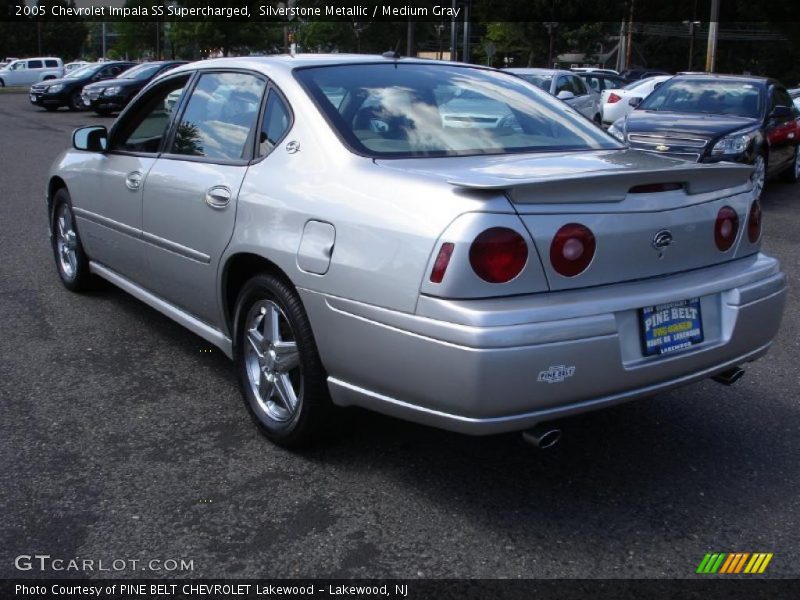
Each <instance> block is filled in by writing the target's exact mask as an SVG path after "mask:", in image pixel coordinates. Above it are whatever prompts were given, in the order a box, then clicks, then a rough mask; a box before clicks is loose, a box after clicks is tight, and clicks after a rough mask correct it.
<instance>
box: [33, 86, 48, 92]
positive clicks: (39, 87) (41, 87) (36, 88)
mask: <svg viewBox="0 0 800 600" xmlns="http://www.w3.org/2000/svg"><path fill="white" fill-rule="evenodd" d="M46 89H47V86H46V85H42V84H39V85H32V86H31V92H32V93H34V94H42V93H44V91H45V90H46Z"/></svg>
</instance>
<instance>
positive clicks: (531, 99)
mask: <svg viewBox="0 0 800 600" xmlns="http://www.w3.org/2000/svg"><path fill="white" fill-rule="evenodd" d="M295 76H296V77H297V79H298V80H299V82H300V83H301V84H302V85H303V87H304V88H305V89H306V91H307V92H308V93H309V94H310V95H311V97H312V98H313V100H314V101H315V102H316V104H317V106H318V107H319V108H320V110H322V112H323V113H324V114H325V116H326V117H327V118H328V121H329V122H330V124H331V125H332V127H333V128H334V129H335V130H336V132H337V133H338V134H339V135H340V137H341V138H342V139H343V141H344V142H345V143H346V144H347V146H349V147H350V148H351V149H352V150H353V151H354V152H356V153H358V154H362V155H366V156H371V157H375V158H378V157H391V158H403V157H416V156H458V155H475V154H508V153H518V152H547V151H555V150H590V149H618V148H621V147H622V146H621V145H620V144H619V143H618V142H617V141H616V140H614V139H613V138H612V137H611V136H609V135H607V134H606V133H604V132H603V131H601V130H600V129H599V128H597V127H596V126H594V125H593V124H592V123H590V122H588V121H586V119H584V118H583V117H581V116H580V115H577V114H573V113H572V112H571V111H568V110H566V109H565V107H564V105H563V104H562V103H561V102H559V101H558V100H556V99H554V98H552V97H551V96H549V95H548V94H545V93H543V92H541V91H539V90H536V89H534V88H532V87H531V86H530V85H528V84H526V83H525V82H523V81H520V80H519V78H518V77H515V76H512V75H510V74H504V73H497V72H494V71H489V70H484V69H479V68H472V67H459V66H450V65H432V64H419V63H406V64H403V63H399V64H398V63H394V62H392V63H387V64H358V65H337V66H335V67H313V68H305V69H297V70H296V71H295ZM332 87H336V88H341V90H343V91H344V93H343V94H342V93H341V92H339V93H337V94H336V97H337V98H341V101H340V104H339V105H338V106H337V105H336V104H335V102H334V101H332V100H331V99H330V95H329V94H328V93H326V91H325V90H326V89H328V88H332Z"/></svg>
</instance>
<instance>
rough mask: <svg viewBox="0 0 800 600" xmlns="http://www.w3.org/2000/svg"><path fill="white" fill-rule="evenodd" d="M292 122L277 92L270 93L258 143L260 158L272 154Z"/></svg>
mask: <svg viewBox="0 0 800 600" xmlns="http://www.w3.org/2000/svg"><path fill="white" fill-rule="evenodd" d="M329 98H330V96H329ZM337 106H338V105H337ZM291 120H292V118H291V116H290V114H289V109H288V108H287V107H286V105H285V104H284V102H283V100H282V99H281V97H280V96H279V95H278V94H277V93H275V92H270V94H269V98H267V108H266V110H265V111H264V121H263V123H262V124H261V135H260V137H259V141H258V155H259V156H266V155H267V154H269V153H270V152H272V149H273V148H274V147H275V145H276V144H277V143H278V142H280V141H281V138H282V137H283V135H284V134H285V133H286V131H287V130H288V129H289V125H290V123H291Z"/></svg>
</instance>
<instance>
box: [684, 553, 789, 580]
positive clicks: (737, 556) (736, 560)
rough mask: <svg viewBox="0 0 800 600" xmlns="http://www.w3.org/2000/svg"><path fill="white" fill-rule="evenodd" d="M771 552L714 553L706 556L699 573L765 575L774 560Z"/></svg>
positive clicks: (698, 569) (698, 570)
mask: <svg viewBox="0 0 800 600" xmlns="http://www.w3.org/2000/svg"><path fill="white" fill-rule="evenodd" d="M772 556H773V554H772V553H771V552H769V553H767V552H752V553H751V552H729V553H726V552H714V553H709V554H706V555H705V556H704V557H703V560H701V561H700V565H699V566H698V567H697V573H699V574H701V575H713V574H714V573H724V574H726V575H735V574H738V573H747V574H753V575H754V574H756V573H763V572H764V571H765V570H766V569H767V565H768V564H769V562H770V561H771V560H772Z"/></svg>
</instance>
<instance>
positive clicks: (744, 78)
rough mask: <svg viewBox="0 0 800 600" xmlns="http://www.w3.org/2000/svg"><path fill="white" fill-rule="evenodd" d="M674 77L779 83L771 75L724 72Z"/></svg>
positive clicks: (761, 83)
mask: <svg viewBox="0 0 800 600" xmlns="http://www.w3.org/2000/svg"><path fill="white" fill-rule="evenodd" d="M675 79H677V80H680V81H684V80H686V81H701V80H709V79H714V80H717V81H741V82H742V83H752V84H758V85H767V84H771V83H779V82H778V81H777V80H775V79H772V78H771V77H761V76H758V75H727V74H725V73H683V74H680V75H675Z"/></svg>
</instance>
